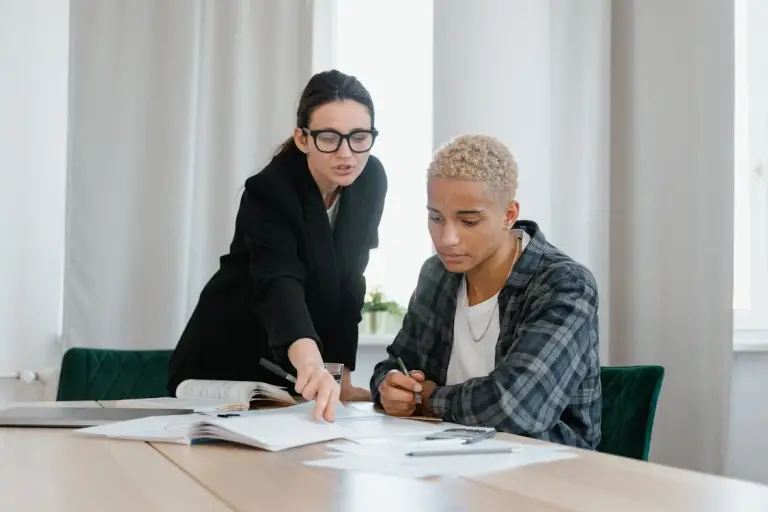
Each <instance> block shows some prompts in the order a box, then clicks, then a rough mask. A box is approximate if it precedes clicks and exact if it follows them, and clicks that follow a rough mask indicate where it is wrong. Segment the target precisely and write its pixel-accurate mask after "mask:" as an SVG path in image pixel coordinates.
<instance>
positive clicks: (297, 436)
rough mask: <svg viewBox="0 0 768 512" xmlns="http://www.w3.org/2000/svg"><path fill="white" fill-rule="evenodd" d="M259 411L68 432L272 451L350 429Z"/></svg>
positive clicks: (331, 437) (124, 423)
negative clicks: (221, 442)
mask: <svg viewBox="0 0 768 512" xmlns="http://www.w3.org/2000/svg"><path fill="white" fill-rule="evenodd" d="M308 405H311V404H308ZM297 407H300V408H301V409H304V407H303V406H297ZM259 412H268V411H241V412H237V411H231V412H217V413H212V412H209V413H193V414H179V415H170V416H151V417H145V418H139V419H135V420H129V421H121V422H117V423H110V424H107V425H99V426H95V427H88V428H83V429H79V430H75V431H74V433H75V434H76V435H80V436H86V437H97V438H98V437H100V438H109V439H123V440H134V441H145V442H160V443H175V444H198V443H202V442H210V441H227V442H231V443H235V444H241V445H246V446H252V447H255V448H261V449H262V450H267V451H273V452H275V451H281V450H285V449H288V448H295V447H298V446H304V445H308V444H314V443H321V442H324V441H331V440H334V439H341V438H344V437H346V436H348V435H349V434H350V429H349V428H347V427H346V426H344V425H340V424H338V423H328V422H325V421H315V420H313V419H312V417H311V416H310V415H309V414H297V413H296V412H291V413H288V412H285V413H283V412H281V411H280V410H274V411H271V412H270V413H269V414H258V413H259ZM297 412H298V411H297Z"/></svg>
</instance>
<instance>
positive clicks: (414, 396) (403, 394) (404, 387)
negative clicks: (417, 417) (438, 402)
mask: <svg viewBox="0 0 768 512" xmlns="http://www.w3.org/2000/svg"><path fill="white" fill-rule="evenodd" d="M397 362H398V365H399V366H400V370H392V371H390V372H389V373H388V374H387V377H386V378H385V379H384V382H382V383H381V384H380V385H379V395H380V397H381V405H382V407H384V411H385V412H386V413H387V414H391V415H392V416H413V415H414V413H415V412H416V406H417V405H419V404H421V403H422V395H421V393H422V390H423V389H422V388H423V386H422V383H423V382H424V380H425V378H424V374H423V373H422V372H420V371H418V370H412V371H408V369H407V368H406V366H405V363H403V360H402V359H400V358H398V360H397Z"/></svg>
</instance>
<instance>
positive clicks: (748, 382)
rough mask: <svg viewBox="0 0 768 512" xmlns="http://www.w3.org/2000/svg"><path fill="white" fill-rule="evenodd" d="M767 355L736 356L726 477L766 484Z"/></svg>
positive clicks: (767, 480)
mask: <svg viewBox="0 0 768 512" xmlns="http://www.w3.org/2000/svg"><path fill="white" fill-rule="evenodd" d="M766 369H768V352H736V353H735V354H734V358H733V378H732V380H731V414H730V421H729V425H728V457H727V460H726V467H725V474H726V475H728V476H732V477H735V478H743V479H746V480H754V481H757V482H762V483H765V484H768V440H766V433H768V395H766V392H765V390H766V389H768V371H766Z"/></svg>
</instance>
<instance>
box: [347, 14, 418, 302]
mask: <svg viewBox="0 0 768 512" xmlns="http://www.w3.org/2000/svg"><path fill="white" fill-rule="evenodd" d="M335 4H336V20H335V22H334V26H335V30H334V32H335V44H333V45H332V46H333V47H334V48H335V50H334V51H335V56H334V59H333V61H334V66H335V67H336V68H337V69H339V70H340V71H342V72H344V73H348V74H351V75H355V76H357V77H358V78H359V79H360V81H362V82H363V84H364V85H365V86H366V88H367V89H368V90H369V91H370V93H371V95H372V96H373V101H374V105H375V107H376V127H377V128H378V130H379V132H380V136H379V138H378V139H377V141H376V145H375V146H374V149H373V154H374V155H376V156H377V157H378V158H379V159H381V162H382V163H383V164H384V168H385V169H386V171H387V177H388V180H389V190H388V193H387V202H386V207H385V209H384V216H383V218H382V221H381V226H380V228H379V248H378V249H376V250H374V251H372V252H371V260H370V263H369V265H368V270H367V271H366V274H365V275H366V280H367V281H368V287H369V289H374V288H379V289H380V291H382V292H383V293H384V294H386V295H387V296H388V297H390V298H391V299H393V300H396V301H397V302H398V303H400V304H401V305H403V306H405V305H407V303H408V299H409V298H410V295H411V292H413V289H414V287H415V286H416V280H417V278H418V274H419V270H420V268H421V265H422V263H423V262H424V260H425V259H427V258H428V257H429V256H431V255H432V243H431V241H430V238H429V234H428V232H427V214H426V169H427V166H428V165H429V161H430V159H431V156H432V1H431V0H429V1H427V0H419V1H414V0H388V1H386V2H363V1H360V0H336V2H335ZM414 219H417V220H416V221H414ZM418 219H423V222H419V221H418Z"/></svg>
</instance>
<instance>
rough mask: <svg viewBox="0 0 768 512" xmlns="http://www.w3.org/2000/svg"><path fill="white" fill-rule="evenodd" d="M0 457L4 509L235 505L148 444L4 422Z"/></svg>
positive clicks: (114, 511)
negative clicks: (22, 426)
mask: <svg viewBox="0 0 768 512" xmlns="http://www.w3.org/2000/svg"><path fill="white" fill-rule="evenodd" d="M0 460H2V461H3V463H2V465H0V510H7V511H14V512H16V511H18V512H22V511H30V512H33V511H34V512H45V511H62V512H69V511H72V512H75V511H77V512H82V511H94V512H96V511H98V512H103V511H107V510H108V511H109V512H123V511H125V512H135V511H138V510H140V511H142V512H144V511H147V512H148V511H177V510H178V511H193V510H194V511H201V512H202V511H206V512H207V511H217V512H218V511H230V510H231V509H230V508H229V507H227V506H226V505H225V504H224V503H223V502H222V501H221V500H219V499H218V498H216V497H215V496H214V495H213V494H212V493H211V492H210V491H208V490H207V489H206V488H205V487H203V486H201V485H200V484H198V483H197V482H195V480H194V479H193V478H191V477H190V476H189V475H188V474H187V473H185V472H184V471H181V470H179V468H177V467H176V466H175V465H174V464H173V463H172V462H170V461H169V460H168V459H167V458H165V457H163V456H162V455H161V454H159V453H158V452H157V451H156V450H155V449H154V448H152V446H150V445H148V444H146V443H134V442H130V441H116V440H104V439H86V438H82V437H77V436H76V435H74V434H73V433H72V431H71V430H69V429H59V428H47V429H43V428H0Z"/></svg>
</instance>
